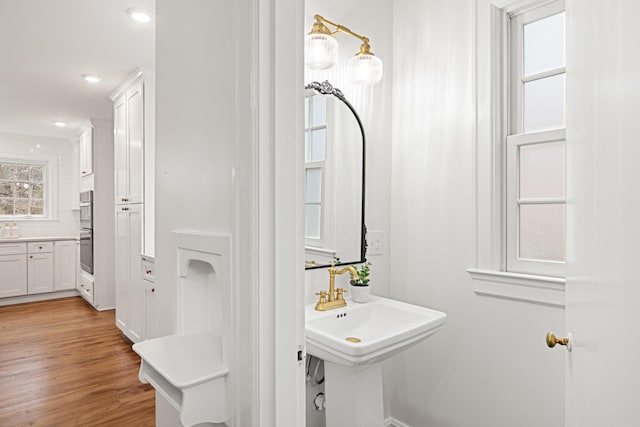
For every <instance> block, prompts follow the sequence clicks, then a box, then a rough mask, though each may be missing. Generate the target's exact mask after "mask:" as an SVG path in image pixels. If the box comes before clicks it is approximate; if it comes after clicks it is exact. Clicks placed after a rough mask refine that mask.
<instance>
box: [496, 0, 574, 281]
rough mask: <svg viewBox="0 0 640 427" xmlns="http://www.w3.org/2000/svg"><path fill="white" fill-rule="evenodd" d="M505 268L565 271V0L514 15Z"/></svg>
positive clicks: (532, 271)
mask: <svg viewBox="0 0 640 427" xmlns="http://www.w3.org/2000/svg"><path fill="white" fill-rule="evenodd" d="M509 39H510V40H509V41H510V44H511V46H510V54H511V55H510V58H509V61H508V62H509V68H510V73H509V75H510V85H509V89H510V94H509V97H508V99H509V108H508V113H509V120H508V131H507V137H506V150H505V151H506V156H505V157H506V168H505V170H506V177H505V182H506V203H505V204H506V216H505V218H506V224H505V235H506V271H508V272H516V273H526V274H537V275H544V276H556V277H561V276H563V275H564V264H565V246H566V220H565V219H566V218H565V127H566V125H565V104H566V103H565V79H566V77H565V76H566V72H565V56H566V55H565V11H564V1H554V2H552V3H547V4H545V5H543V6H540V7H537V8H534V9H530V10H527V11H526V12H523V13H518V14H515V15H512V16H510V32H509Z"/></svg>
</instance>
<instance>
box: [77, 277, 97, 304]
mask: <svg viewBox="0 0 640 427" xmlns="http://www.w3.org/2000/svg"><path fill="white" fill-rule="evenodd" d="M78 290H79V291H80V295H82V298H84V299H86V300H87V302H88V303H89V304H91V305H93V278H90V277H87V276H86V275H85V273H84V272H83V274H81V275H80V288H79V289H78Z"/></svg>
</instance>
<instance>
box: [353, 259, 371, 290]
mask: <svg viewBox="0 0 640 427" xmlns="http://www.w3.org/2000/svg"><path fill="white" fill-rule="evenodd" d="M370 270H371V263H370V262H368V261H367V262H366V263H364V264H362V265H360V268H357V267H356V271H357V272H358V280H353V279H351V280H350V281H349V283H351V284H352V285H353V286H369V274H370V272H371V271H370Z"/></svg>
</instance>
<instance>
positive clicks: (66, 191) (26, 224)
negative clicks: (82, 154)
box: [0, 134, 80, 237]
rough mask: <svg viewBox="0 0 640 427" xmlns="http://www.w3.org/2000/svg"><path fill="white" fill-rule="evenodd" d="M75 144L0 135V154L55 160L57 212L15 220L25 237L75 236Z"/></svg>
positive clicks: (76, 173) (76, 179)
mask: <svg viewBox="0 0 640 427" xmlns="http://www.w3.org/2000/svg"><path fill="white" fill-rule="evenodd" d="M77 150H78V143H77V141H69V140H65V139H56V138H46V137H40V136H27V135H12V134H0V157H2V156H3V155H12V156H17V157H19V156H26V157H27V158H38V157H40V158H41V157H47V158H49V157H53V158H54V159H56V160H57V170H58V176H57V181H58V185H57V187H58V188H57V212H56V217H57V218H56V219H55V220H51V221H49V220H46V221H39V220H36V221H17V224H18V226H19V227H20V228H21V232H22V236H24V237H40V236H43V237H44V236H78V233H79V230H80V218H79V213H78V211H77V210H72V209H73V208H76V209H77V206H78V200H77V199H78V175H79V167H78V166H77V163H78V160H77V156H78V151H77Z"/></svg>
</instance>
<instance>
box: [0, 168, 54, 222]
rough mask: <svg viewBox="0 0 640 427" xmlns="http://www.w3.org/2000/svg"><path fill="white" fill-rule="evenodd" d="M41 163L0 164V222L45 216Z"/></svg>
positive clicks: (44, 173)
mask: <svg viewBox="0 0 640 427" xmlns="http://www.w3.org/2000/svg"><path fill="white" fill-rule="evenodd" d="M46 168H47V166H46V164H45V163H37V162H27V161H25V162H22V161H17V160H11V161H3V160H0V218H3V219H18V218H32V217H33V218H43V217H45V216H46V214H47V212H46V206H47V204H46V197H47V194H46V182H45V179H46V176H47V173H46V172H47V170H46Z"/></svg>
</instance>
